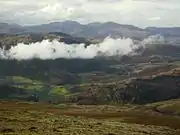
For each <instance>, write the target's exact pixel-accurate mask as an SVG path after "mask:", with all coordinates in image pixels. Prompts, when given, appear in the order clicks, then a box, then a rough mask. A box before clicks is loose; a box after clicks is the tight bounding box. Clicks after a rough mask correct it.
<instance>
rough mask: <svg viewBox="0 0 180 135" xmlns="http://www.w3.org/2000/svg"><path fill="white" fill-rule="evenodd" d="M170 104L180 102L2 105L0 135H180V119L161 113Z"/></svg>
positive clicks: (15, 103)
mask: <svg viewBox="0 0 180 135" xmlns="http://www.w3.org/2000/svg"><path fill="white" fill-rule="evenodd" d="M170 103H173V104H174V103H176V104H179V103H180V102H179V101H176V102H173V101H171V102H168V104H167V103H166V104H167V108H166V106H164V105H162V103H161V104H160V103H159V104H151V105H145V106H131V105H123V106H110V105H109V106H108V105H103V106H80V105H68V104H61V105H56V106H54V105H47V104H44V103H27V102H18V101H0V135H10V134H11V135H50V134H52V135H56V134H57V135H180V117H179V116H178V115H175V114H173V112H172V114H170V113H168V114H166V113H163V112H161V111H164V110H167V109H170V108H168V107H169V106H171V108H172V104H170ZM157 106H158V108H156V107H157ZM163 107H164V108H163ZM155 108H156V109H161V110H159V111H157V110H156V109H155ZM162 108H163V109H162ZM178 109H179V108H178ZM178 109H177V110H178ZM176 114H177V113H176Z"/></svg>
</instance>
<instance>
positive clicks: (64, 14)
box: [0, 0, 180, 28]
mask: <svg viewBox="0 0 180 135" xmlns="http://www.w3.org/2000/svg"><path fill="white" fill-rule="evenodd" d="M179 13H180V0H0V22H7V23H16V24H21V25H38V24H44V23H49V22H57V21H64V20H73V21H78V22H80V23H83V24H84V23H90V22H108V21H111V22H117V23H120V24H132V25H136V26H138V27H141V28H144V27H148V26H157V27H175V26H180V17H179Z"/></svg>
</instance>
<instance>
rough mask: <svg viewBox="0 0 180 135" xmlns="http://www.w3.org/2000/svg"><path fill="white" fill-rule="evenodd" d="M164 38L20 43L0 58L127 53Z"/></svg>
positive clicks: (86, 56) (71, 56) (42, 57)
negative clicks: (134, 40)
mask: <svg viewBox="0 0 180 135" xmlns="http://www.w3.org/2000/svg"><path fill="white" fill-rule="evenodd" d="M163 42H164V39H163V38H162V37H158V36H152V37H149V38H148V39H145V40H143V41H141V42H140V43H138V44H135V43H134V42H133V40H132V39H130V38H126V39H125V38H122V39H112V38H109V37H108V38H106V39H104V41H103V42H101V43H99V44H91V45H89V46H87V47H85V45H84V44H71V45H67V44H65V43H63V42H58V41H57V40H54V41H52V42H50V41H48V40H44V41H42V42H37V43H31V44H29V45H27V44H23V43H19V44H17V45H16V46H14V47H11V49H10V50H8V51H5V50H3V49H0V58H4V59H17V60H27V59H32V58H39V59H57V58H68V59H70V58H82V59H90V58H94V57H96V56H97V55H99V53H100V52H101V53H102V54H104V55H105V56H114V55H126V54H131V53H133V51H134V49H136V48H138V47H144V48H146V47H152V45H153V44H157V43H158V44H159V43H163Z"/></svg>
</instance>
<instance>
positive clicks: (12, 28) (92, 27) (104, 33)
mask: <svg viewBox="0 0 180 135" xmlns="http://www.w3.org/2000/svg"><path fill="white" fill-rule="evenodd" d="M3 24H4V23H3ZM4 25H5V26H6V27H4ZM4 25H2V27H0V33H2V34H22V33H49V32H62V33H66V34H69V35H71V36H75V37H84V38H90V39H94V38H95V39H104V38H106V37H108V36H111V37H113V38H117V37H130V38H133V39H138V40H139V39H144V38H146V37H148V36H149V35H150V33H149V32H148V31H146V30H143V29H140V28H138V27H135V26H132V25H122V24H117V23H114V22H107V23H98V22H97V23H96V22H95V23H90V24H87V25H83V24H80V23H78V22H75V21H63V22H53V23H49V24H42V25H37V26H27V27H26V26H19V25H18V26H16V25H11V24H4Z"/></svg>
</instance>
